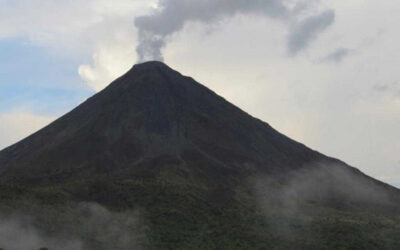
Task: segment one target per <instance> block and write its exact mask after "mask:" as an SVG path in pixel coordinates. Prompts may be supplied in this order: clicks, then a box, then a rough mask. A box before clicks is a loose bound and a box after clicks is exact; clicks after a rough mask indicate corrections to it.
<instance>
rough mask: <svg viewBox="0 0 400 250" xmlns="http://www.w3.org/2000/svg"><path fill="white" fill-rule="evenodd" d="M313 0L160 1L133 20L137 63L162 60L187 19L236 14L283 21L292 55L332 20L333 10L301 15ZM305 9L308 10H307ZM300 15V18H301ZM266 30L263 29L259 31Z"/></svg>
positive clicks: (208, 21)
mask: <svg viewBox="0 0 400 250" xmlns="http://www.w3.org/2000/svg"><path fill="white" fill-rule="evenodd" d="M314 2H315V1H307V2H305V1H304V2H303V1H298V0H295V1H289V0H201V1H199V0H160V1H159V3H158V5H157V8H155V10H154V11H153V12H152V13H151V14H149V15H146V16H139V17H137V18H136V19H135V25H136V27H137V28H138V35H139V43H138V46H137V48H136V50H137V53H138V56H139V62H144V61H148V60H158V61H163V60H164V57H163V54H162V49H163V48H164V47H165V46H166V45H167V40H168V38H169V37H170V36H171V35H172V34H174V33H177V32H179V31H181V30H182V29H183V27H184V26H185V25H186V24H187V23H190V22H200V23H203V24H206V25H207V24H214V23H217V22H218V21H220V20H222V19H227V18H232V17H234V16H236V15H239V14H241V15H253V16H262V17H265V18H271V19H275V20H277V21H280V22H283V23H286V24H287V27H288V29H289V35H288V44H287V46H288V51H289V54H291V55H294V54H296V53H297V52H299V51H300V50H302V49H305V48H307V47H308V45H309V43H310V42H311V41H312V40H313V39H316V38H317V36H318V35H319V34H320V33H321V32H323V31H324V30H325V29H326V28H327V27H329V26H330V25H331V24H332V23H333V21H334V11H333V10H326V11H323V12H317V13H315V11H313V14H311V15H308V16H306V17H305V18H304V12H305V10H307V9H309V8H311V6H313V3H314ZM308 12H309V11H308ZM301 16H303V17H301ZM260 32H266V31H260Z"/></svg>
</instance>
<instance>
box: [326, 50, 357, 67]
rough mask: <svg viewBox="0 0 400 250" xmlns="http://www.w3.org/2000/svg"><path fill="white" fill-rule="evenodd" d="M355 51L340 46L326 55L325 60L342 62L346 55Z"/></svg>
mask: <svg viewBox="0 0 400 250" xmlns="http://www.w3.org/2000/svg"><path fill="white" fill-rule="evenodd" d="M353 52H354V51H353V50H352V49H348V48H338V49H336V50H335V51H333V52H332V53H330V54H329V55H327V56H325V57H324V58H323V59H322V61H323V62H334V63H341V62H342V61H343V60H344V59H345V58H346V57H348V56H349V55H351V54H352V53H353Z"/></svg>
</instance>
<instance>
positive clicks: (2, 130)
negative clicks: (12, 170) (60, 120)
mask: <svg viewBox="0 0 400 250" xmlns="http://www.w3.org/2000/svg"><path fill="white" fill-rule="evenodd" d="M53 120H54V117H50V116H44V115H36V114H33V113H31V112H29V111H26V110H23V109H21V110H15V111H11V112H7V113H0V150H1V149H2V148H5V147H7V146H10V145H11V144H13V143H16V142H18V141H19V140H21V139H23V138H25V137H26V136H28V135H30V134H32V133H34V132H36V131H37V130H39V129H41V128H43V127H44V126H46V125H47V124H49V123H50V122H51V121H53Z"/></svg>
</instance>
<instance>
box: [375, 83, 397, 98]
mask: <svg viewBox="0 0 400 250" xmlns="http://www.w3.org/2000/svg"><path fill="white" fill-rule="evenodd" d="M372 91H373V92H376V93H381V94H389V95H392V96H393V97H394V98H400V83H399V82H392V83H388V84H375V85H374V86H373V87H372Z"/></svg>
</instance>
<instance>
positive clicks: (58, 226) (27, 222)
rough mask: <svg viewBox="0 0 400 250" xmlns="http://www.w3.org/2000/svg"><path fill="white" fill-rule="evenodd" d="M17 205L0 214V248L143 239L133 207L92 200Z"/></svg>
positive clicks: (133, 244)
mask: <svg viewBox="0 0 400 250" xmlns="http://www.w3.org/2000/svg"><path fill="white" fill-rule="evenodd" d="M18 207H19V208H18V209H17V210H14V209H13V211H3V212H2V213H1V214H0V248H1V247H2V248H5V249H7V250H20V249H39V248H41V247H47V248H49V249H54V250H71V249H73V250H82V249H99V246H101V249H103V248H104V249H142V246H141V244H143V243H145V241H146V235H145V232H144V231H143V230H142V226H143V225H142V220H141V217H140V215H139V214H138V212H137V211H131V210H128V211H124V212H112V211H110V210H108V209H107V208H105V207H103V206H101V205H100V204H98V203H94V202H81V203H76V204H64V206H61V207H58V208H57V209H54V207H47V206H43V205H40V204H39V203H37V202H34V201H32V200H30V201H29V202H28V201H22V202H21V204H19V206H18ZM49 224H51V225H52V227H50V228H49V227H48V225H49ZM44 225H46V226H44Z"/></svg>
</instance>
